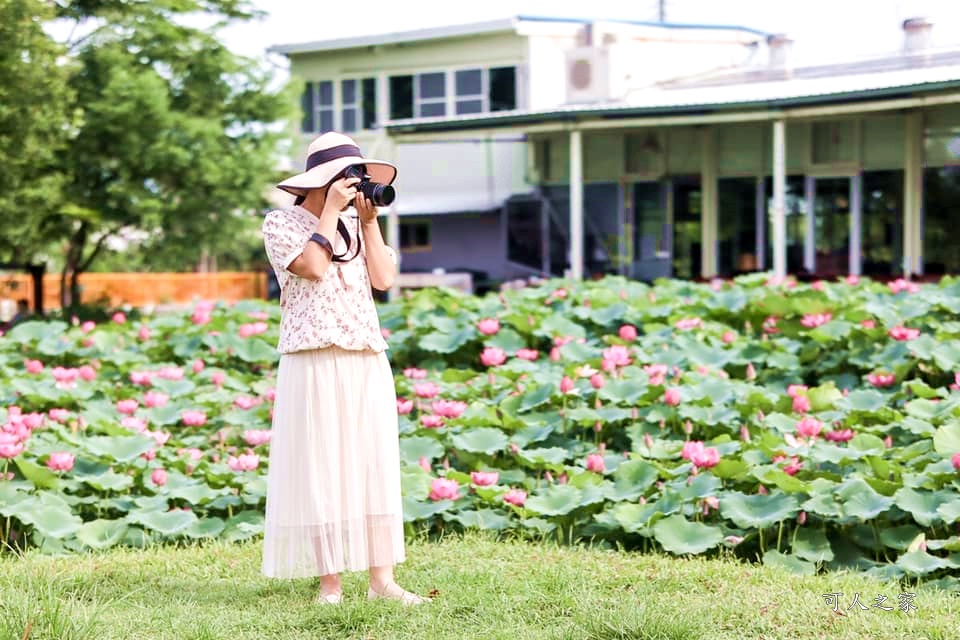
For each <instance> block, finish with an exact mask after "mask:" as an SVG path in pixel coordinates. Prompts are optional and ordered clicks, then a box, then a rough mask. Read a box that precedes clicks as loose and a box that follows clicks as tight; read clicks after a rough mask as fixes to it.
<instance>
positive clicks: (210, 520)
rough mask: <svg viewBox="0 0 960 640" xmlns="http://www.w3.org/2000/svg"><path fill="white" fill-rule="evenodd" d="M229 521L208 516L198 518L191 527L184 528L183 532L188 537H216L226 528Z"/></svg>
mask: <svg viewBox="0 0 960 640" xmlns="http://www.w3.org/2000/svg"><path fill="white" fill-rule="evenodd" d="M226 527H227V523H226V522H224V521H223V520H221V519H220V518H216V517H210V516H208V517H206V518H203V519H201V520H197V521H196V522H194V523H193V524H191V525H190V526H189V527H187V528H186V529H184V530H183V534H184V535H185V536H187V537H188V538H194V539H200V538H216V537H217V536H219V535H220V534H221V533H223V530H224V529H226Z"/></svg>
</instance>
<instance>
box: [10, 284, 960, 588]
mask: <svg viewBox="0 0 960 640" xmlns="http://www.w3.org/2000/svg"><path fill="white" fill-rule="evenodd" d="M380 315H381V324H382V326H383V329H384V333H385V335H387V337H388V342H389V344H390V357H391V362H392V363H393V365H394V369H395V373H396V383H397V394H398V397H399V399H398V403H397V405H398V406H397V411H398V414H399V418H400V431H401V440H400V445H401V455H402V457H403V463H404V466H403V493H404V509H405V519H406V521H407V526H408V527H409V528H411V530H412V529H423V530H427V531H430V532H436V531H440V530H451V529H452V530H461V529H463V528H472V527H479V528H483V529H491V530H497V531H502V532H504V533H506V534H510V535H522V536H526V535H529V536H532V537H552V538H557V539H559V540H562V541H565V542H575V541H578V540H592V541H594V542H599V543H601V544H609V545H616V546H622V547H624V548H627V549H637V550H654V549H655V550H662V551H666V552H668V553H671V554H677V555H687V554H694V555H696V554H720V553H723V554H733V555H737V556H740V557H743V558H747V559H750V560H758V561H762V562H763V563H766V564H776V565H780V566H784V567H787V568H789V569H790V570H793V571H796V572H798V573H814V572H816V571H818V570H823V569H828V570H829V569H844V568H849V569H856V570H862V571H865V572H867V573H868V574H871V575H875V576H877V577H881V578H884V579H891V578H892V579H896V578H910V579H914V578H923V579H925V580H927V581H930V582H933V583H937V584H940V585H942V586H944V587H947V588H956V587H957V586H960V580H958V576H960V535H958V534H960V281H958V280H957V279H951V278H945V279H944V280H942V281H941V282H940V283H939V284H936V285H922V286H920V285H916V284H914V283H910V282H905V281H896V282H892V283H888V284H883V283H877V282H872V281H869V280H867V279H858V278H855V277H851V278H847V279H841V280H837V281H832V282H822V281H818V282H814V283H810V284H804V283H797V282H795V281H794V280H792V279H787V280H782V281H774V280H770V279H769V278H768V276H766V275H762V274H761V275H753V276H747V277H742V278H738V279H737V280H734V281H715V282H713V283H706V284H697V283H691V282H684V281H662V282H658V283H657V284H656V285H654V286H649V285H646V284H643V283H638V282H632V281H628V280H624V279H621V278H614V277H610V278H606V279H604V280H598V281H591V282H584V283H577V284H572V283H569V282H563V281H559V280H554V281H548V282H545V283H543V284H541V285H539V286H535V287H527V288H522V289H508V290H505V291H503V292H502V293H499V294H490V295H488V296H485V297H482V298H481V297H474V296H468V295H463V294H460V293H458V292H455V291H451V290H424V291H419V292H416V293H410V294H407V295H405V296H403V297H402V298H401V299H400V300H397V301H395V302H391V303H388V304H383V305H381V306H380ZM278 326H279V309H278V307H277V306H276V305H275V304H274V303H268V302H264V301H245V302H241V303H237V304H234V305H224V304H215V303H212V302H198V303H197V304H196V305H195V307H194V308H193V309H191V310H189V311H187V312H186V313H183V314H165V315H142V316H141V315H136V316H135V313H134V312H131V317H129V318H128V317H127V316H126V315H125V314H124V313H123V312H118V313H116V314H114V316H113V318H112V320H110V321H108V322H104V323H100V324H94V323H92V322H89V321H86V322H84V321H83V319H77V320H75V321H74V322H70V323H68V322H62V321H43V322H41V321H31V322H26V323H23V324H20V325H18V326H16V327H15V328H13V329H12V330H11V331H10V332H9V333H8V334H7V335H5V336H2V337H0V540H2V541H3V542H4V543H5V545H6V546H7V547H8V548H12V549H17V548H25V547H38V548H40V549H42V550H44V551H47V552H50V553H71V552H82V551H83V550H86V549H104V548H109V547H113V546H116V545H122V546H143V545H146V544H150V543H153V542H162V543H176V542H179V541H188V540H192V539H202V538H214V537H215V538H221V539H225V540H242V539H247V538H251V537H254V536H256V535H258V534H260V533H261V531H262V525H263V509H264V501H265V494H266V471H267V463H268V452H269V446H270V419H271V408H272V403H273V400H274V386H275V377H274V376H275V364H276V359H277V355H276V351H275V348H274V346H275V344H276V340H277V338H278Z"/></svg>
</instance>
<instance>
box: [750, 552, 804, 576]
mask: <svg viewBox="0 0 960 640" xmlns="http://www.w3.org/2000/svg"><path fill="white" fill-rule="evenodd" d="M763 564H764V565H766V566H768V567H780V568H781V569H785V570H787V571H789V572H790V573H793V574H796V575H800V576H812V575H814V574H815V573H816V572H817V566H816V565H815V564H814V563H812V562H807V561H805V560H801V559H800V558H799V557H797V556H795V555H791V554H785V553H780V552H779V551H777V550H776V549H769V550H768V551H767V552H766V553H764V554H763Z"/></svg>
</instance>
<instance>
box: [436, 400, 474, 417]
mask: <svg viewBox="0 0 960 640" xmlns="http://www.w3.org/2000/svg"><path fill="white" fill-rule="evenodd" d="M466 410H467V403H466V402H460V401H459V400H434V401H433V412H434V413H435V414H437V415H438V416H442V417H444V418H459V417H460V416H462V415H463V412H464V411H466Z"/></svg>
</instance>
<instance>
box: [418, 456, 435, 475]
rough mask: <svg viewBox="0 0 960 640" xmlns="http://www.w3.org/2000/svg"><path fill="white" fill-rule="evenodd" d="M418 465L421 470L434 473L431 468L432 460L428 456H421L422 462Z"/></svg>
mask: <svg viewBox="0 0 960 640" xmlns="http://www.w3.org/2000/svg"><path fill="white" fill-rule="evenodd" d="M417 464H419V465H420V468H421V469H423V470H424V471H426V472H427V473H430V472H432V471H433V469H432V468H431V467H430V459H429V458H427V457H426V456H420V460H419V461H418V462H417Z"/></svg>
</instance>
